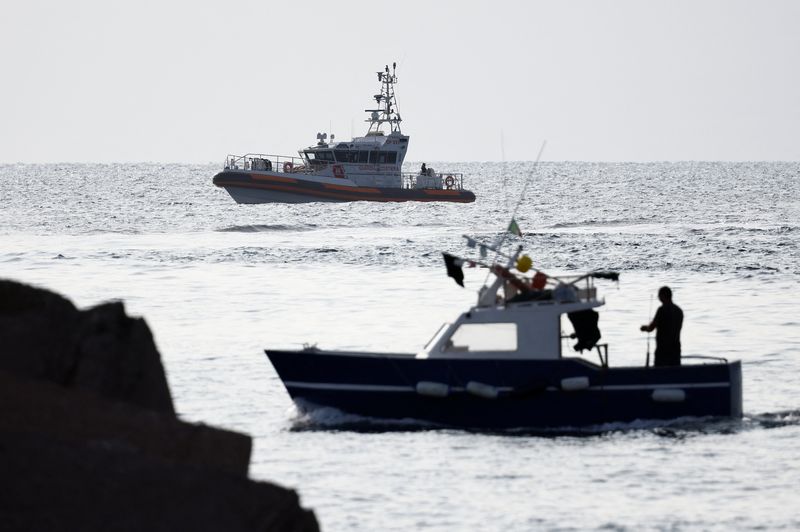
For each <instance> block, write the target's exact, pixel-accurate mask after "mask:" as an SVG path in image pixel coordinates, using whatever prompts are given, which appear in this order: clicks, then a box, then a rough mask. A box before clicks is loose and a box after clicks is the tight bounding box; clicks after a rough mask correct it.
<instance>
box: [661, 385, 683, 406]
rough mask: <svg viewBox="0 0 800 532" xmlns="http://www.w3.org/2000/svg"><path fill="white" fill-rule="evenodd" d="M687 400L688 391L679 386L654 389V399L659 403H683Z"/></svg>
mask: <svg viewBox="0 0 800 532" xmlns="http://www.w3.org/2000/svg"><path fill="white" fill-rule="evenodd" d="M685 400H686V392H684V391H683V390H679V389H677V388H661V389H659V390H653V401H655V402H657V403H682V402H683V401H685Z"/></svg>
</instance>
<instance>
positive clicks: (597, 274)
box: [592, 272, 619, 281]
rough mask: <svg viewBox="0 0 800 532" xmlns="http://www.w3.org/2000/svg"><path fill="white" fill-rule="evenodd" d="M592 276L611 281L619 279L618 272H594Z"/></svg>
mask: <svg viewBox="0 0 800 532" xmlns="http://www.w3.org/2000/svg"><path fill="white" fill-rule="evenodd" d="M592 277H594V278H595V279H608V280H609V281H619V273H618V272H594V273H592Z"/></svg>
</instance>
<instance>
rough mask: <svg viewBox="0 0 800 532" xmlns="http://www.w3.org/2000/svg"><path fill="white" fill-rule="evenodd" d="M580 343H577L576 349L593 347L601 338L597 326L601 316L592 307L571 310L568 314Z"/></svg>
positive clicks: (581, 349)
mask: <svg viewBox="0 0 800 532" xmlns="http://www.w3.org/2000/svg"><path fill="white" fill-rule="evenodd" d="M567 317H568V318H569V321H571V322H572V327H573V328H574V329H575V335H574V337H576V338H577V339H578V343H577V344H575V346H574V348H575V351H583V350H584V349H591V348H593V347H594V346H595V345H596V344H597V342H598V340H600V329H599V328H598V327H597V320H598V319H599V318H600V316H599V315H598V314H597V312H595V311H594V310H592V309H587V310H581V311H578V312H570V313H568V314H567Z"/></svg>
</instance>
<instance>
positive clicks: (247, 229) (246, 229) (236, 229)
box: [217, 224, 312, 233]
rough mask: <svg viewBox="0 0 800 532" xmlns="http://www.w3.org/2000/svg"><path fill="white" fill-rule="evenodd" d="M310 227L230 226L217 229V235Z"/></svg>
mask: <svg viewBox="0 0 800 532" xmlns="http://www.w3.org/2000/svg"><path fill="white" fill-rule="evenodd" d="M311 229H312V227H310V226H296V225H284V224H256V225H232V226H229V227H223V228H221V229H217V232H218V233H261V232H269V231H276V232H277V231H309V230H311Z"/></svg>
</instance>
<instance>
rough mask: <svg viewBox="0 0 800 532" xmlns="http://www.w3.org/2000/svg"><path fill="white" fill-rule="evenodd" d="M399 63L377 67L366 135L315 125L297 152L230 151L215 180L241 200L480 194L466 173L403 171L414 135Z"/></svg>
mask: <svg viewBox="0 0 800 532" xmlns="http://www.w3.org/2000/svg"><path fill="white" fill-rule="evenodd" d="M395 68H396V64H394V65H392V70H391V71H390V70H389V66H388V65H387V66H386V68H385V69H384V70H383V71H380V72H378V73H377V74H378V81H379V82H380V84H381V92H380V94H376V95H375V96H374V99H375V102H376V104H377V105H376V106H375V108H374V109H366V112H367V113H369V118H368V119H367V120H366V122H368V123H369V129H368V130H367V133H366V135H364V136H363V137H354V138H353V139H352V140H350V141H349V142H334V135H331V136H330V141H328V137H327V134H326V133H317V144H316V145H315V146H310V147H308V148H306V149H303V150H300V151H298V155H299V157H288V156H280V155H266V154H255V153H249V154H247V155H228V157H227V158H226V160H225V168H224V170H223V171H222V172H220V173H218V174H217V175H215V176H214V184H215V185H216V186H218V187H221V188H224V189H225V190H226V191H228V193H229V194H230V195H231V197H232V198H233V199H234V200H236V202H237V203H306V202H313V201H326V202H342V201H449V202H460V203H469V202H473V201H475V194H473V193H472V192H470V191H469V190H466V189H465V188H464V176H463V175H462V174H460V173H456V172H436V171H435V170H433V169H432V168H426V167H425V165H423V168H422V169H421V170H420V171H419V172H416V173H404V172H403V171H402V166H403V160H404V159H405V156H406V152H407V150H408V143H409V137H408V135H403V133H402V132H401V131H400V122H401V118H400V114H399V112H398V109H397V100H396V99H395V94H394V84H395V83H397V76H396V75H395ZM386 126H388V130H387V131H384V128H385V127H386Z"/></svg>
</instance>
